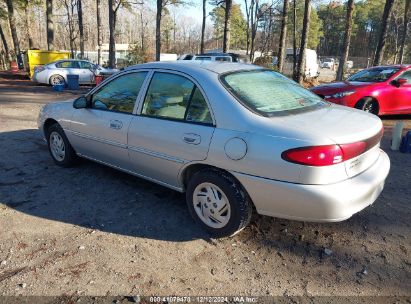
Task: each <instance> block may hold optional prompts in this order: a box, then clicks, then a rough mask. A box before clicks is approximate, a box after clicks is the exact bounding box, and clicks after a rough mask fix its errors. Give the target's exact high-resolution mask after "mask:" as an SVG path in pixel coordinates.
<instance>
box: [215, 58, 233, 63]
mask: <svg viewBox="0 0 411 304" xmlns="http://www.w3.org/2000/svg"><path fill="white" fill-rule="evenodd" d="M215 61H228V62H230V61H231V58H230V57H216V58H215Z"/></svg>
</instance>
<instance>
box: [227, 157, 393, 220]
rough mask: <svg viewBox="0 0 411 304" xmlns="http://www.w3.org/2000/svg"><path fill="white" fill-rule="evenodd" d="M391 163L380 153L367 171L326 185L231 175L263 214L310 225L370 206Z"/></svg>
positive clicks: (340, 218)
mask: <svg viewBox="0 0 411 304" xmlns="http://www.w3.org/2000/svg"><path fill="white" fill-rule="evenodd" d="M389 170H390V160H389V158H388V156H387V154H386V153H385V152H383V151H382V150H381V151H380V156H379V157H378V159H377V161H376V162H375V163H374V164H373V165H372V166H371V167H370V168H368V169H367V170H366V171H364V172H362V173H361V174H359V175H357V176H354V177H352V178H350V179H347V180H345V181H342V182H339V183H335V184H329V185H304V184H293V183H287V182H281V181H275V180H270V179H265V178H261V177H255V176H250V175H246V174H242V173H236V172H232V174H233V175H234V176H235V177H236V178H237V179H238V180H239V181H240V182H241V184H242V185H243V186H244V187H245V189H246V190H247V192H248V194H249V195H250V197H251V199H252V201H253V202H254V205H255V207H256V209H257V212H258V213H260V214H263V215H268V216H274V217H279V218H287V219H292V220H301V221H312V222H338V221H343V220H345V219H347V218H349V217H351V216H352V215H353V214H355V213H357V212H359V211H361V210H362V209H364V208H365V207H367V206H369V205H371V204H372V203H373V202H374V201H375V200H376V199H377V197H378V196H379V195H380V193H381V191H382V190H383V188H384V182H385V179H386V177H387V175H388V173H389Z"/></svg>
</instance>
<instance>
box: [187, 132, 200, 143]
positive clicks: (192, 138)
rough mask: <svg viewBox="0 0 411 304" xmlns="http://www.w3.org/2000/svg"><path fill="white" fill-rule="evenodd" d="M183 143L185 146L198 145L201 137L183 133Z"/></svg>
mask: <svg viewBox="0 0 411 304" xmlns="http://www.w3.org/2000/svg"><path fill="white" fill-rule="evenodd" d="M183 141H184V142H185V143H187V144H191V145H198V144H199V143H200V142H201V137H200V135H198V134H194V133H184V134H183Z"/></svg>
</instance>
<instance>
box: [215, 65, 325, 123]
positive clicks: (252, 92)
mask: <svg viewBox="0 0 411 304" xmlns="http://www.w3.org/2000/svg"><path fill="white" fill-rule="evenodd" d="M221 80H222V82H223V84H224V86H225V87H226V89H227V90H228V91H229V92H231V93H232V94H233V95H234V96H235V97H236V98H237V99H238V100H239V101H240V102H241V103H242V104H244V105H245V106H246V107H247V108H249V109H251V110H252V111H254V112H257V113H259V114H262V115H264V116H272V115H275V114H280V113H281V112H284V111H293V110H308V109H309V108H312V107H316V106H322V105H325V104H326V103H325V102H324V101H323V100H322V99H321V98H319V97H318V96H317V95H315V94H313V93H311V92H310V91H308V90H306V89H304V88H303V87H301V86H300V85H298V84H297V83H295V82H293V81H291V80H290V79H288V78H287V77H285V76H283V75H281V74H279V73H276V72H273V71H268V70H253V71H241V72H233V73H229V74H225V75H223V76H221Z"/></svg>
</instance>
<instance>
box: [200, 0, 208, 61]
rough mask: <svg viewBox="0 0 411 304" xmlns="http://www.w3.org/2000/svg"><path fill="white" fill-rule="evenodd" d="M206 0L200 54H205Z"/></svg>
mask: <svg viewBox="0 0 411 304" xmlns="http://www.w3.org/2000/svg"><path fill="white" fill-rule="evenodd" d="M206 3H207V2H206V0H203V24H202V25H201V43H200V54H204V35H205V26H206Z"/></svg>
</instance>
